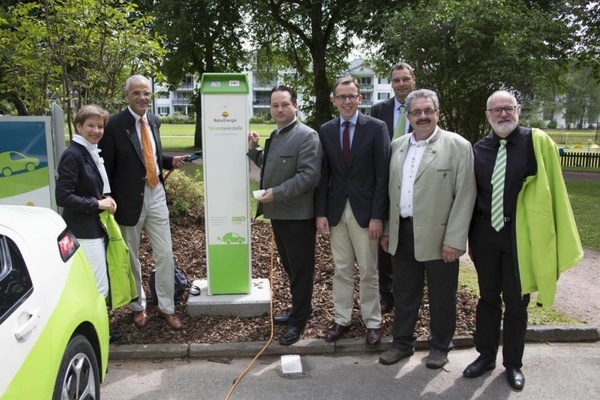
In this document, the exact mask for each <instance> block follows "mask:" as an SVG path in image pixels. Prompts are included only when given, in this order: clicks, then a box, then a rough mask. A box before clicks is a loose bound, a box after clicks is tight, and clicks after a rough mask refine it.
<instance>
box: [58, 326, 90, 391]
mask: <svg viewBox="0 0 600 400" xmlns="http://www.w3.org/2000/svg"><path fill="white" fill-rule="evenodd" d="M99 398H100V367H99V365H98V360H97V359H96V353H94V349H93V348H92V345H91V344H90V342H89V341H88V340H87V339H86V338H85V337H84V336H81V335H75V336H74V337H73V338H72V339H71V340H70V341H69V344H68V345H67V348H66V350H65V353H64V355H63V358H62V360H61V362H60V368H59V370H58V376H57V377H56V383H55V385H54V395H53V396H52V399H53V400H65V399H69V400H71V399H73V400H75V399H77V400H80V399H81V400H84V399H99Z"/></svg>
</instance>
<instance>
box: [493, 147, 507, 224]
mask: <svg viewBox="0 0 600 400" xmlns="http://www.w3.org/2000/svg"><path fill="white" fill-rule="evenodd" d="M505 174H506V140H504V139H502V140H500V147H499V148H498V154H497V155H496V164H494V173H493V174H492V228H494V229H495V230H496V231H497V232H499V231H500V229H502V228H503V227H504V206H503V204H502V203H503V201H504V175H505Z"/></svg>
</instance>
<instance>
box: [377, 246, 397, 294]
mask: <svg viewBox="0 0 600 400" xmlns="http://www.w3.org/2000/svg"><path fill="white" fill-rule="evenodd" d="M377 271H378V272H379V293H381V295H382V296H392V292H393V286H392V281H393V276H394V269H393V267H392V255H391V254H390V253H388V252H386V251H384V250H383V249H382V248H381V246H379V249H378V250H377Z"/></svg>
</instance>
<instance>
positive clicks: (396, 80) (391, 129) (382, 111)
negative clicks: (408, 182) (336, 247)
mask: <svg viewBox="0 0 600 400" xmlns="http://www.w3.org/2000/svg"><path fill="white" fill-rule="evenodd" d="M416 83H417V81H416V79H415V74H414V71H413V69H412V67H411V66H410V65H409V64H407V63H404V62H400V63H397V64H394V65H393V66H392V68H391V69H390V84H391V86H392V89H393V90H394V97H392V98H391V99H389V100H385V101H380V102H379V103H377V104H375V105H373V108H372V109H371V116H372V117H374V118H377V119H380V120H382V121H383V122H385V124H386V125H387V128H388V133H389V134H390V140H393V139H395V138H396V137H397V136H402V135H404V134H407V133H409V132H411V131H412V128H411V126H410V123H409V122H408V119H407V118H406V109H405V108H404V109H403V108H402V107H403V106H404V101H405V100H406V96H408V94H409V93H410V92H412V91H413V90H415V84H416ZM401 113H404V123H403V124H399V122H400V120H401V119H402V114H401ZM396 131H397V132H396ZM378 260H379V261H378V265H377V267H378V271H379V295H380V306H381V313H382V314H385V313H387V312H389V311H391V310H392V308H394V295H393V293H392V275H393V271H392V257H391V255H390V254H389V253H387V252H385V251H384V250H383V249H382V248H381V246H379V258H378Z"/></svg>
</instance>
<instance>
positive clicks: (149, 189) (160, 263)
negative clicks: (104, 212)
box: [99, 75, 186, 330]
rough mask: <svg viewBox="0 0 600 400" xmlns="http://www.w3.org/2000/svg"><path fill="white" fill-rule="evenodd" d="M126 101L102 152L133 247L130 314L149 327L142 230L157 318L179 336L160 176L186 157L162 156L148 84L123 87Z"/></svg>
mask: <svg viewBox="0 0 600 400" xmlns="http://www.w3.org/2000/svg"><path fill="white" fill-rule="evenodd" d="M125 98H126V99H127V102H128V103H129V106H128V107H127V109H126V110H124V111H122V112H120V113H119V114H116V115H113V116H112V117H111V118H110V120H109V122H108V124H107V125H106V129H105V133H104V137H103V138H102V140H101V141H100V143H99V147H100V148H101V149H102V156H103V158H104V165H105V166H106V173H107V175H108V179H109V181H110V186H111V190H112V196H113V197H114V199H115V200H116V202H117V204H118V205H119V208H118V209H117V212H116V213H115V218H116V220H117V222H118V223H119V225H120V227H121V231H122V233H123V238H124V239H125V241H126V242H127V245H128V246H129V250H130V253H129V254H130V258H131V269H132V273H133V276H134V278H135V281H136V284H137V287H138V293H139V295H140V296H139V298H138V299H137V300H136V301H134V302H132V303H131V304H130V305H129V308H130V309H131V310H132V311H133V321H134V323H135V325H136V326H137V327H139V328H141V327H143V326H145V325H146V323H147V321H148V314H147V312H146V295H145V293H144V289H143V287H142V269H141V265H140V261H139V258H138V255H139V247H140V238H141V232H142V229H144V232H145V233H146V235H148V239H149V240H150V244H151V245H152V253H153V256H154V261H155V263H156V293H157V297H158V299H157V301H158V308H157V312H158V315H159V316H160V317H161V318H163V319H164V320H165V321H166V323H167V324H168V325H169V326H170V327H171V328H173V329H176V330H179V329H181V328H182V327H183V324H182V323H181V320H180V319H179V317H178V316H177V315H176V314H175V304H174V286H175V284H174V273H173V271H174V268H175V267H174V261H173V248H172V247H173V246H172V244H171V228H170V226H169V210H168V208H167V200H166V195H165V189H164V186H163V183H164V182H163V176H162V170H163V169H171V168H173V167H181V166H182V165H183V164H184V162H185V158H186V156H175V157H173V156H168V155H164V154H163V153H162V146H161V142H160V133H159V127H160V120H159V118H158V117H157V116H156V115H153V114H150V113H148V112H147V111H148V106H149V105H150V102H151V100H152V91H151V88H150V82H149V81H148V79H146V78H145V77H143V76H141V75H134V76H131V77H130V78H129V79H128V80H127V82H126V83H125Z"/></svg>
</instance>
